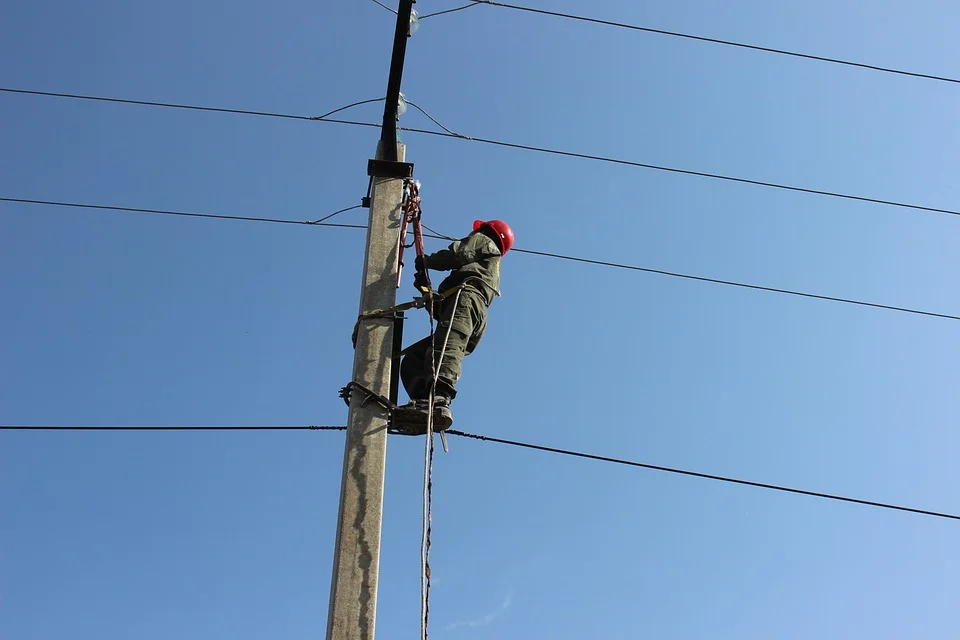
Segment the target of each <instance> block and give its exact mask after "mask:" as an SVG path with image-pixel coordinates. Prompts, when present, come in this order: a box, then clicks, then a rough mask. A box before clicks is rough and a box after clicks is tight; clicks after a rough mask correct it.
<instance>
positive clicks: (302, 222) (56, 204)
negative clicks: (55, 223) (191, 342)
mask: <svg viewBox="0 0 960 640" xmlns="http://www.w3.org/2000/svg"><path fill="white" fill-rule="evenodd" d="M0 202H18V203H22V204H41V205H49V206H52V207H73V208H77V209H103V210H106V211H124V212H127V213H153V214H158V215H164V216H183V217H186V218H212V219H214V220H242V221H245V222H270V223H273V224H299V225H308V226H314V227H341V228H344V229H366V228H367V226H366V225H363V224H340V223H337V222H324V220H329V219H330V218H332V217H333V216H335V215H337V214H340V213H344V212H346V211H351V210H353V209H359V208H360V207H361V206H363V205H359V204H358V205H354V206H352V207H347V208H346V209H340V210H339V211H334V212H333V213H331V214H329V215H327V216H324V217H323V218H320V219H319V220H315V221H310V220H285V219H283V218H258V217H255V216H230V215H224V214H219V213H198V212H195V211H175V210H170V209H143V208H140V207H115V206H112V205H105V204H88V203H82V202H58V201H54V200H31V199H28V198H7V197H0Z"/></svg>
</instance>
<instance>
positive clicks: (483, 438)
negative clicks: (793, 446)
mask: <svg viewBox="0 0 960 640" xmlns="http://www.w3.org/2000/svg"><path fill="white" fill-rule="evenodd" d="M447 433H448V434H450V435H453V436H460V437H463V438H470V439H473V440H480V441H483V442H495V443H497V444H504V445H509V446H512V447H522V448H524V449H533V450H536V451H544V452H547V453H555V454H559V455H564V456H573V457H576V458H586V459H588V460H596V461H599V462H608V463H612V464H619V465H626V466H630V467H639V468H641V469H650V470H652V471H663V472H666V473H674V474H679V475H684V476H692V477H694V478H702V479H704V480H715V481H717V482H727V483H732V484H739V485H745V486H748V487H757V488H760V489H770V490H773V491H782V492H787V493H795V494H799V495H804V496H811V497H814V498H823V499H825V500H836V501H839V502H848V503H853V504H860V505H866V506H868V507H878V508H881V509H892V510H895V511H906V512H908V513H916V514H920V515H925V516H933V517H936V518H947V519H950V520H960V515H956V514H952V513H944V512H940V511H929V510H927V509H915V508H913V507H905V506H902V505H897V504H891V503H888V502H876V501H874V500H862V499H860V498H850V497H847V496H841V495H837V494H832V493H823V492H820V491H808V490H806V489H796V488H793V487H785V486H781V485H776V484H769V483H766V482H754V481H752V480H742V479H739V478H731V477H728V476H719V475H714V474H711V473H700V472H698V471H688V470H686V469H676V468H673V467H664V466H661V465H656V464H647V463H644V462H635V461H632V460H624V459H622V458H611V457H609V456H600V455H595V454H592V453H583V452H580V451H572V450H569V449H558V448H557V447H546V446H543V445H538V444H531V443H529V442H520V441H518V440H506V439H504V438H495V437H493V436H483V435H477V434H473V433H466V432H464V431H456V430H454V429H448V430H447Z"/></svg>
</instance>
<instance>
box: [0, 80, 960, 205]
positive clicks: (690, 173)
mask: <svg viewBox="0 0 960 640" xmlns="http://www.w3.org/2000/svg"><path fill="white" fill-rule="evenodd" d="M0 92H8V93H19V94H29V95H39V96H53V97H60V98H72V99H78V100H94V101H102V102H116V103H122V104H132V105H146V106H153V107H167V108H175V109H192V110H198V111H212V112H218V113H233V114H242V115H251V116H264V117H271V118H287V119H293V120H310V121H314V122H329V123H333V124H343V125H351V126H358V127H374V128H379V127H380V125H379V124H375V123H371V122H358V121H355V120H339V119H333V118H323V119H322V120H321V119H319V118H318V117H312V116H299V115H291V114H283V113H272V112H267V111H249V110H244V109H225V108H219V107H200V106H196V105H184V104H175V103H165V102H148V101H143V100H127V99H121V98H105V97H99V96H86V95H78V94H68V93H53V92H46V91H28V90H24V89H9V88H4V87H0ZM414 106H416V105H414ZM417 108H419V107H417ZM428 117H430V116H428ZM431 119H432V118H431ZM437 124H439V123H437ZM440 126H441V127H442V126H443V125H440ZM443 128H444V129H446V127H443ZM399 129H401V130H403V131H407V132H410V133H420V134H424V135H431V136H439V137H442V138H454V139H458V140H467V141H470V142H478V143H482V144H488V145H494V146H499V147H506V148H510V149H520V150H524V151H533V152H537V153H545V154H550V155H556V156H563V157H568V158H579V159H582V160H592V161H596V162H606V163H610V164H617V165H622V166H628V167H636V168H640V169H651V170H654V171H664V172H667V173H676V174H682V175H688V176H697V177H700V178H710V179H713V180H723V181H727V182H736V183H740V184H749V185H753V186H758V187H767V188H771V189H782V190H785V191H793V192H799V193H809V194H814V195H820V196H827V197H831V198H840V199H844V200H853V201H856V202H867V203H871V204H882V205H886V206H891V207H900V208H903V209H913V210H917V211H927V212H932V213H944V214H949V215H953V216H960V210H956V209H946V208H941V207H929V206H926V205H919V204H912V203H908V202H899V201H896V200H886V199H883V198H873V197H869V196H858V195H853V194H848V193H840V192H837V191H827V190H823V189H811V188H808V187H798V186H795V185H788V184H782V183H777V182H767V181H764V180H754V179H752V178H741V177H737V176H729V175H725V174H720V173H710V172H706V171H695V170H692V169H680V168H677V167H668V166H665V165H657V164H651V163H647V162H637V161H634V160H624V159H622V158H613V157H610V156H601V155H596V154H589V153H580V152H576V151H564V150H562V149H551V148H549V147H538V146H534V145H528V144H519V143H515V142H506V141H503V140H495V139H491V138H479V137H474V136H465V135H462V134H459V133H454V132H452V131H450V130H449V129H447V130H446V131H444V132H440V131H430V130H427V129H418V128H415V127H399Z"/></svg>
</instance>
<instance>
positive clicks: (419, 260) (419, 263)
mask: <svg viewBox="0 0 960 640" xmlns="http://www.w3.org/2000/svg"><path fill="white" fill-rule="evenodd" d="M413 267H414V268H415V269H416V270H417V271H426V270H427V267H426V265H424V260H423V256H417V257H416V259H415V260H414V261H413Z"/></svg>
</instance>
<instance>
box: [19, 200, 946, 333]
mask: <svg viewBox="0 0 960 640" xmlns="http://www.w3.org/2000/svg"><path fill="white" fill-rule="evenodd" d="M0 202H20V203H26V204H41V205H50V206H58V207H78V208H82V209H105V210H108V211H123V212H131V213H150V214H161V215H172V216H185V217H191V218H214V219H219V220H244V221H254V222H272V223H278V224H299V225H312V226H318V227H339V228H345V229H366V228H367V227H366V225H360V224H338V223H334V222H309V221H300V220H284V219H276V218H255V217H247V216H228V215H219V214H210V213H194V212H186V211H166V210H161V209H141V208H136V207H114V206H108V205H97V204H84V203H77V202H54V201H49V200H28V199H25V198H5V197H0ZM353 208H355V207H353ZM342 211H343V210H341V212H342ZM334 213H337V212H334ZM423 227H424V228H425V229H428V230H429V231H430V232H432V233H433V234H434V235H428V234H425V236H426V237H429V238H434V239H436V240H451V241H452V240H456V238H453V237H451V236H448V235H444V234H442V233H439V232H437V231H436V230H434V229H432V228H430V227H429V226H427V225H423ZM511 251H513V252H515V253H525V254H529V255H533V256H540V257H545V258H554V259H558V260H569V261H571V262H582V263H584V264H593V265H597V266H602V267H611V268H614V269H626V270H628V271H640V272H643V273H651V274H655V275H661V276H667V277H671V278H681V279H684V280H696V281H699V282H708V283H712V284H719V285H726V286H730V287H739V288H743V289H753V290H756V291H766V292H769V293H780V294H784V295H790V296H799V297H802V298H812V299H816V300H825V301H829V302H838V303H843V304H852V305H856V306H861V307H870V308H874V309H884V310H888V311H897V312H901V313H910V314H914V315H921V316H929V317H933V318H942V319H946V320H960V315H954V314H949V313H939V312H936V311H924V310H922V309H913V308H910V307H899V306H895V305H888V304H881V303H877V302H867V301H865V300H856V299H854V298H841V297H838V296H827V295H822V294H818V293H808V292H804V291H795V290H793V289H781V288H778V287H768V286H764V285H758V284H750V283H746V282H737V281H735V280H721V279H719V278H710V277H707V276H697V275H693V274H689V273H680V272H677V271H666V270H664V269H654V268H651V267H640V266H636V265H631V264H623V263H619V262H609V261H606V260H593V259H591V258H580V257H576V256H568V255H564V254H561V253H551V252H549V251H535V250H533V249H522V248H520V247H514V248H513V249H511Z"/></svg>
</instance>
